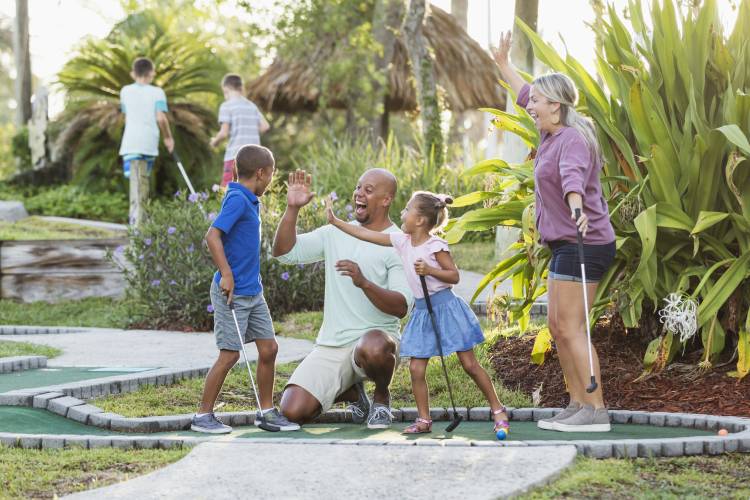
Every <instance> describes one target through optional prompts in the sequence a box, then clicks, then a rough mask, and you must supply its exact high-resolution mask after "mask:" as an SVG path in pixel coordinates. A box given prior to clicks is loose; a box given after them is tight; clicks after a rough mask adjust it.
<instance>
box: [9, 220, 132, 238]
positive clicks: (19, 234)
mask: <svg viewBox="0 0 750 500" xmlns="http://www.w3.org/2000/svg"><path fill="white" fill-rule="evenodd" d="M122 236H123V233H121V232H115V231H108V230H106V229H100V228H96V227H90V226H83V225H80V224H73V223H69V222H59V221H48V220H44V219H42V218H41V217H35V216H32V217H27V218H25V219H21V220H19V221H16V222H0V240H5V241H13V240H75V239H102V238H118V237H122Z"/></svg>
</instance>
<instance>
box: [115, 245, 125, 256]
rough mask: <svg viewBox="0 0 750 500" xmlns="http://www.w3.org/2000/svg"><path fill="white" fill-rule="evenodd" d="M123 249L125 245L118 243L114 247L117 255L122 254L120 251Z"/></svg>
mask: <svg viewBox="0 0 750 500" xmlns="http://www.w3.org/2000/svg"><path fill="white" fill-rule="evenodd" d="M124 251H125V247H124V246H123V245H119V246H118V247H117V248H115V253H116V254H117V255H120V254H122V252H124Z"/></svg>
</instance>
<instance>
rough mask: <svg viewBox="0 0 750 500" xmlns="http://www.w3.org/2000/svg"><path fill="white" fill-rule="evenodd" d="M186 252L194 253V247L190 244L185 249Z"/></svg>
mask: <svg viewBox="0 0 750 500" xmlns="http://www.w3.org/2000/svg"><path fill="white" fill-rule="evenodd" d="M187 251H188V252H190V253H193V252H194V251H195V245H193V244H192V243H191V244H190V246H189V247H187Z"/></svg>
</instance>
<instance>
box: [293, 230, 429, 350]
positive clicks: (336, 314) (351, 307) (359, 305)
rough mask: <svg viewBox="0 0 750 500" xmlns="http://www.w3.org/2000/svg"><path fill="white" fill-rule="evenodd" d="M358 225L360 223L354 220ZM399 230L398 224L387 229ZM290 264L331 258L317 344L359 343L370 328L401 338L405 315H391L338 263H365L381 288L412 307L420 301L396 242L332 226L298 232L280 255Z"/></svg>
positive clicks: (365, 269)
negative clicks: (344, 273)
mask: <svg viewBox="0 0 750 500" xmlns="http://www.w3.org/2000/svg"><path fill="white" fill-rule="evenodd" d="M351 224H357V222H351ZM394 231H399V229H398V228H397V227H396V226H395V225H392V226H391V227H389V228H388V229H386V230H385V231H383V232H385V233H392V232H394ZM278 259H279V261H280V262H282V263H284V264H309V263H312V262H320V261H325V280H326V285H325V302H324V305H323V324H322V325H321V327H320V331H319V332H318V338H317V339H316V341H315V343H316V344H318V345H324V346H333V347H338V346H342V345H346V344H348V343H350V342H353V341H355V340H357V339H359V338H360V337H362V335H364V334H365V333H367V332H368V331H370V330H373V329H377V330H382V331H384V332H386V333H388V334H389V335H391V336H393V337H395V338H397V339H398V338H400V329H401V325H400V318H398V317H396V316H391V315H390V314H386V313H384V312H383V311H381V310H380V309H378V308H377V307H375V306H374V305H373V303H372V302H370V299H368V298H367V296H366V295H365V293H364V292H363V291H362V290H361V289H359V288H357V287H356V286H354V285H353V284H352V279H351V278H349V277H348V276H341V275H340V274H339V273H338V272H337V271H336V262H337V261H339V260H345V259H348V260H351V261H353V262H356V263H357V264H358V265H359V268H360V270H361V271H362V274H363V275H364V277H365V278H366V279H368V280H369V281H371V282H373V283H374V284H376V285H377V286H379V287H381V288H386V289H388V290H391V291H394V292H399V293H400V294H401V295H403V296H404V298H405V299H406V305H407V307H408V308H409V309H411V306H412V304H413V302H414V297H413V296H412V293H411V290H409V285H408V284H407V283H406V275H405V273H404V267H403V265H402V264H401V259H399V257H398V255H397V254H396V251H395V250H394V249H393V248H392V247H386V246H382V245H376V244H374V243H368V242H366V241H362V240H358V239H357V238H355V237H353V236H349V235H348V234H346V233H345V232H343V231H340V230H339V229H337V228H336V227H334V226H331V225H327V226H323V227H320V228H318V229H316V230H314V231H312V232H309V233H305V234H300V235H297V243H296V244H295V245H294V248H292V250H291V251H290V252H289V253H287V254H286V255H282V256H280V257H278Z"/></svg>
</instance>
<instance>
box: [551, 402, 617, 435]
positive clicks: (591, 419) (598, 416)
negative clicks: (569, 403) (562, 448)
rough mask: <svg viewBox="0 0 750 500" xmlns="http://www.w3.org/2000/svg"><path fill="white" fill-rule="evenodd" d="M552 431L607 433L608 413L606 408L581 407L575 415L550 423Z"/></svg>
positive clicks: (609, 428) (608, 429) (609, 427)
mask: <svg viewBox="0 0 750 500" xmlns="http://www.w3.org/2000/svg"><path fill="white" fill-rule="evenodd" d="M552 430H555V431H561V432H609V431H610V430H611V426H610V425H609V413H608V412H607V409H606V408H596V409H595V408H594V407H593V406H590V405H583V406H582V407H581V409H580V410H578V412H577V413H576V414H575V415H571V416H570V417H568V418H565V419H562V420H557V421H555V422H552Z"/></svg>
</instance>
